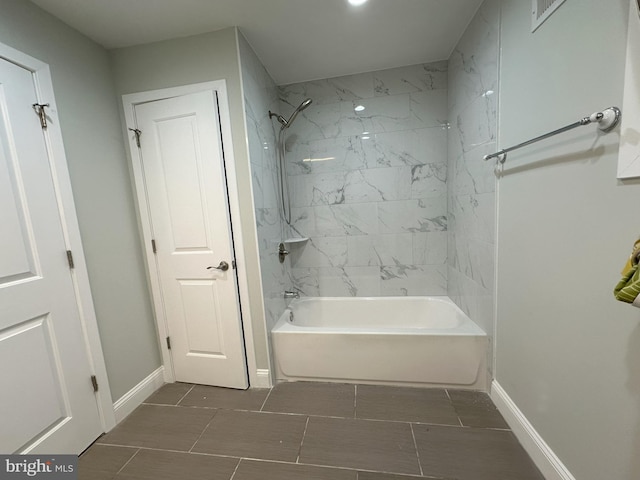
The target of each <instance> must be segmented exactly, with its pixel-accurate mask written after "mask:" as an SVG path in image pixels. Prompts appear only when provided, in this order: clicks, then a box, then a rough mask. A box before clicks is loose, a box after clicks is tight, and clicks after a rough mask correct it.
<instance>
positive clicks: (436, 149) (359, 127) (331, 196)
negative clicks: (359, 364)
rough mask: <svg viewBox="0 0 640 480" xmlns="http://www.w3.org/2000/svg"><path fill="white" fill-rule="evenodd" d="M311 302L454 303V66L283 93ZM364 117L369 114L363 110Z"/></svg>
mask: <svg viewBox="0 0 640 480" xmlns="http://www.w3.org/2000/svg"><path fill="white" fill-rule="evenodd" d="M279 91H280V98H281V105H280V110H281V111H280V113H282V114H283V115H284V116H285V117H288V115H289V114H290V113H291V112H292V111H293V109H294V108H295V107H297V106H298V105H299V104H300V102H302V101H303V100H304V99H305V98H311V99H312V100H313V104H312V105H311V106H310V107H308V108H307V109H306V110H304V111H303V112H302V113H301V114H300V115H299V116H298V118H297V119H296V121H295V123H294V124H293V125H292V126H291V128H289V129H288V130H287V142H286V170H287V172H286V173H287V181H288V185H289V188H290V191H291V205H292V228H293V233H292V235H293V236H300V237H309V241H307V242H303V243H298V244H292V245H290V246H289V250H290V252H291V255H290V260H291V277H292V281H293V285H294V287H295V288H296V289H297V290H298V291H299V292H300V293H301V294H302V295H306V296H354V297H355V296H379V295H445V294H446V293H447V266H446V259H447V184H446V180H447V129H446V125H447V63H446V62H438V63H430V64H426V65H414V66H409V67H402V68H395V69H390V70H383V71H377V72H370V73H363V74H358V75H350V76H346V77H338V78H331V79H325V80H318V81H312V82H305V83H298V84H293V85H287V86H283V87H280V88H279ZM363 107H364V108H363Z"/></svg>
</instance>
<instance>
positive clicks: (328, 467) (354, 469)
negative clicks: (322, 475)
mask: <svg viewBox="0 0 640 480" xmlns="http://www.w3.org/2000/svg"><path fill="white" fill-rule="evenodd" d="M243 460H251V461H253V462H264V463H277V464H282V465H299V466H303V467H317V468H324V469H326V470H343V471H348V472H356V473H357V472H361V473H381V474H385V475H400V476H405V477H407V478H423V479H424V478H426V479H437V480H448V479H440V478H438V477H430V476H426V477H425V476H420V475H416V474H413V473H400V472H392V471H385V470H370V469H367V468H358V467H338V466H335V465H326V464H322V463H304V462H303V463H291V462H285V461H283V460H271V459H267V458H251V457H243Z"/></svg>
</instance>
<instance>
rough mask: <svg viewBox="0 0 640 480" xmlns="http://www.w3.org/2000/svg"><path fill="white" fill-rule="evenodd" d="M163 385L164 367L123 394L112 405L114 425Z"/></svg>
mask: <svg viewBox="0 0 640 480" xmlns="http://www.w3.org/2000/svg"><path fill="white" fill-rule="evenodd" d="M162 385H164V367H159V368H158V369H157V370H155V371H153V372H152V373H151V374H150V375H149V376H147V378H145V379H144V380H142V381H141V382H140V383H139V384H137V385H136V386H135V387H133V388H132V389H131V390H129V391H128V392H127V393H125V394H124V395H123V396H122V397H120V398H119V399H118V400H116V401H115V403H114V404H113V411H114V413H115V416H116V423H120V422H121V421H122V420H124V418H125V417H126V416H127V415H129V414H130V413H131V412H133V411H134V410H135V409H136V408H138V406H140V405H141V404H142V402H144V401H145V400H146V399H147V398H148V397H149V396H150V395H152V394H153V393H154V392H155V391H156V390H158V389H159V388H160V387H161V386H162Z"/></svg>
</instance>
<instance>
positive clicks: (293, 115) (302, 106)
mask: <svg viewBox="0 0 640 480" xmlns="http://www.w3.org/2000/svg"><path fill="white" fill-rule="evenodd" d="M312 102H313V100H311V99H310V98H307V99H306V100H305V101H304V102H302V103H301V104H300V105H298V108H296V109H295V110H294V111H293V113H292V114H291V116H290V117H289V120H287V124H286V125H285V128H289V127H290V126H291V124H292V123H293V121H294V120H295V119H296V117H297V116H298V114H299V113H300V112H301V111H302V110H304V109H305V108H307V107H308V106H309V105H311V103H312Z"/></svg>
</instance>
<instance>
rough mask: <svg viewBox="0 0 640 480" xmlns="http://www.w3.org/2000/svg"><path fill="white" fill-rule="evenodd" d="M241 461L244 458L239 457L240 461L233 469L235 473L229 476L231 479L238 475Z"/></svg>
mask: <svg viewBox="0 0 640 480" xmlns="http://www.w3.org/2000/svg"><path fill="white" fill-rule="evenodd" d="M241 462H242V458H239V459H238V463H237V464H236V468H234V469H233V473H232V474H231V477H230V478H229V480H233V477H235V476H236V472H237V471H238V468H240V463H241Z"/></svg>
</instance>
